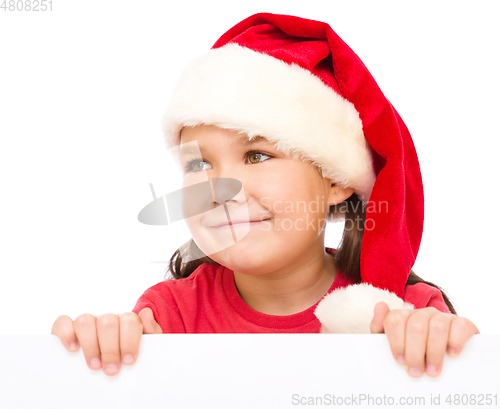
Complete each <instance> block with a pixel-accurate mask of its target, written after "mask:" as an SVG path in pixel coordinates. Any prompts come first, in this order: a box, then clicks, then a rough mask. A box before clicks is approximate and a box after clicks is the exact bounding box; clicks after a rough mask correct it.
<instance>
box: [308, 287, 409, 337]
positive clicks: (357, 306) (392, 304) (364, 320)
mask: <svg viewBox="0 0 500 409" xmlns="http://www.w3.org/2000/svg"><path fill="white" fill-rule="evenodd" d="M380 301H384V302H385V303H386V304H387V305H388V306H389V308H390V309H391V310H393V309H413V308H415V307H414V306H413V304H410V303H407V302H404V301H403V300H402V299H401V298H399V297H398V296H397V295H396V294H394V293H391V292H390V291H388V290H382V289H380V288H377V287H374V286H372V285H370V284H366V283H361V284H355V285H351V286H349V287H345V288H340V289H338V290H335V291H332V292H331V293H330V294H328V295H326V296H325V297H324V298H323V299H322V300H321V301H320V302H319V304H318V306H317V307H316V310H315V311H314V314H315V315H316V317H317V318H318V319H319V321H320V322H321V331H320V332H322V333H335V334H369V333H370V323H371V321H372V319H373V315H374V309H375V305H376V304H377V303H378V302H380Z"/></svg>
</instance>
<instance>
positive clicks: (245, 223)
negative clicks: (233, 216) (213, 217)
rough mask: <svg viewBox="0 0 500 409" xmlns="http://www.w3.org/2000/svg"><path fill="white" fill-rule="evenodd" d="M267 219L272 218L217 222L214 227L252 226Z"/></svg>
mask: <svg viewBox="0 0 500 409" xmlns="http://www.w3.org/2000/svg"><path fill="white" fill-rule="evenodd" d="M266 220H270V219H263V220H250V221H249V220H241V221H231V222H224V223H219V224H216V225H215V226H212V227H213V228H229V227H231V226H232V227H237V226H240V227H242V226H252V225H256V224H259V223H262V222H264V221H266Z"/></svg>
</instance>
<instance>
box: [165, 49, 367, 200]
mask: <svg viewBox="0 0 500 409" xmlns="http://www.w3.org/2000/svg"><path fill="white" fill-rule="evenodd" d="M200 124H206V125H215V126H218V127H220V128H225V129H232V130H236V131H239V132H242V133H245V134H247V135H248V137H249V139H253V138H254V137H256V136H258V135H260V136H263V137H265V138H266V139H267V140H268V141H270V142H272V143H274V144H275V146H276V148H277V149H278V150H280V151H282V152H283V153H285V154H287V155H289V156H291V157H294V158H297V159H298V158H303V159H306V160H310V161H311V162H312V163H313V164H315V165H317V166H318V167H319V168H320V169H321V170H322V173H323V176H324V177H327V178H330V179H332V180H333V182H334V183H337V184H339V185H340V186H342V187H352V188H354V191H355V192H356V194H357V195H358V197H359V198H360V200H362V201H364V202H367V201H368V199H369V197H370V193H371V191H372V188H373V185H374V183H375V179H376V175H375V172H374V168H373V159H372V153H371V147H370V146H369V144H368V142H367V141H366V139H365V138H364V135H363V129H362V128H363V127H362V122H361V119H360V118H359V114H358V112H357V111H356V108H355V107H354V105H353V104H352V103H351V102H349V101H347V100H346V99H344V98H343V97H342V96H340V95H339V94H337V93H336V92H335V91H334V90H333V89H332V88H330V87H329V86H327V85H326V84H325V83H323V81H321V80H320V79H319V78H318V77H316V76H315V75H313V74H312V73H311V72H310V71H308V70H306V69H304V68H302V67H300V66H298V65H296V64H287V63H285V62H283V61H281V60H279V59H277V58H274V57H271V56H269V55H266V54H262V53H258V52H255V51H253V50H251V49H249V48H245V47H241V46H239V45H237V44H234V43H229V44H226V45H225V46H224V47H221V48H217V49H211V50H210V51H209V52H208V53H207V54H206V55H204V56H202V57H199V58H197V59H195V60H193V61H192V62H191V63H189V64H188V65H187V66H186V68H185V69H184V70H183V72H182V74H181V78H180V80H179V82H178V84H177V86H176V88H175V90H174V93H173V96H172V99H171V101H170V103H169V105H168V107H167V110H166V112H165V115H164V117H163V123H162V129H163V132H164V135H165V141H166V144H167V147H169V148H170V147H173V146H176V145H179V144H180V131H181V129H182V128H183V127H185V126H196V125H200Z"/></svg>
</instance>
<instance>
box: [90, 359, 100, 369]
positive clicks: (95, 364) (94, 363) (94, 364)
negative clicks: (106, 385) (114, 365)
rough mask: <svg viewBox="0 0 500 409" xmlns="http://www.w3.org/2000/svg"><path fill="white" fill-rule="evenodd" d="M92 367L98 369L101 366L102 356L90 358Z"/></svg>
mask: <svg viewBox="0 0 500 409" xmlns="http://www.w3.org/2000/svg"><path fill="white" fill-rule="evenodd" d="M90 367H91V368H94V369H98V368H100V367H101V358H92V359H91V360H90Z"/></svg>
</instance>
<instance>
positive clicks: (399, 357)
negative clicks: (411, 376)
mask: <svg viewBox="0 0 500 409" xmlns="http://www.w3.org/2000/svg"><path fill="white" fill-rule="evenodd" d="M396 361H397V362H398V364H404V363H405V357H404V356H403V355H398V356H397V357H396Z"/></svg>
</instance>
